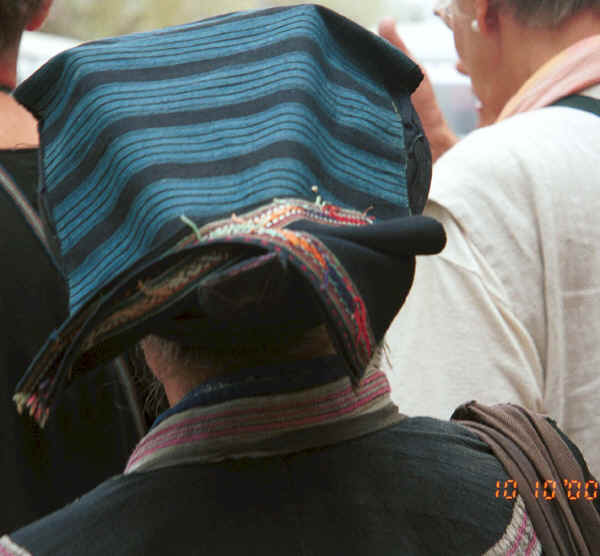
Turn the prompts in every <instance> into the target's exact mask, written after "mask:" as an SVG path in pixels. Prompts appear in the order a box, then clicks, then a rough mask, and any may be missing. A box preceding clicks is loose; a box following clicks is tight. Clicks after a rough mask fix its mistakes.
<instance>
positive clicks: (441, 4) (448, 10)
mask: <svg viewBox="0 0 600 556" xmlns="http://www.w3.org/2000/svg"><path fill="white" fill-rule="evenodd" d="M452 2H453V0H439V1H438V3H437V4H436V6H435V8H434V9H433V13H434V14H435V15H437V16H438V17H439V18H440V19H441V20H442V21H443V22H444V23H445V24H446V25H447V26H448V27H450V29H452Z"/></svg>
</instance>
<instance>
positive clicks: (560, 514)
mask: <svg viewBox="0 0 600 556" xmlns="http://www.w3.org/2000/svg"><path fill="white" fill-rule="evenodd" d="M452 420H453V421H457V422H459V423H460V424H461V425H463V426H465V427H467V428H468V429H470V430H472V431H473V432H474V433H475V434H477V435H478V436H479V437H480V438H481V439H482V440H483V441H484V442H486V443H487V444H488V445H489V446H490V448H491V449H492V452H493V453H494V455H495V456H496V457H497V458H498V459H499V460H500V462H501V463H502V465H503V466H504V468H505V469H506V472H507V473H508V475H509V476H510V477H511V478H512V479H513V480H514V481H516V482H517V485H518V491H519V494H520V495H521V496H522V497H523V499H524V500H525V506H526V508H527V512H528V514H529V517H530V519H531V521H532V522H533V525H534V528H535V531H536V534H537V535H538V537H539V539H540V541H541V543H542V547H543V549H544V554H546V555H547V556H554V555H557V556H563V555H564V556H573V555H582V556H592V555H593V554H596V553H597V552H596V551H597V549H598V547H600V514H599V513H598V511H597V510H596V508H595V507H594V504H593V503H592V502H591V501H589V500H587V499H585V497H580V499H578V500H569V497H568V495H567V490H566V488H565V485H564V484H563V480H565V479H567V480H568V481H580V482H581V484H584V483H585V477H584V471H583V469H582V468H581V466H580V465H579V463H578V462H577V460H576V459H575V457H574V455H573V453H572V452H571V450H570V449H569V447H568V446H567V444H566V443H565V442H564V441H563V439H562V438H561V437H560V435H559V433H558V432H557V431H556V429H554V427H552V425H551V424H550V423H549V422H548V421H547V420H546V419H545V418H544V417H543V416H542V415H538V414H535V413H532V412H529V411H527V410H525V409H523V408H521V407H518V406H515V405H511V404H499V405H495V406H491V407H490V406H484V405H481V404H478V403H477V402H469V403H467V404H464V405H462V406H460V407H459V408H458V409H457V410H456V411H455V412H454V415H452ZM546 481H555V484H556V486H557V488H556V498H554V499H553V500H546V499H545V498H544V497H543V496H539V486H540V485H544V484H545V482H546ZM536 482H537V485H536ZM536 491H537V493H538V495H537V496H536Z"/></svg>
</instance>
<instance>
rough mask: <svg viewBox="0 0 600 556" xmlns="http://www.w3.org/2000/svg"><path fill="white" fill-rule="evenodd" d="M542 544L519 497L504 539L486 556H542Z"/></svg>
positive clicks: (485, 555)
mask: <svg viewBox="0 0 600 556" xmlns="http://www.w3.org/2000/svg"><path fill="white" fill-rule="evenodd" d="M541 554H542V544H541V543H540V541H539V539H538V537H537V535H536V534H535V530H534V528H533V523H532V522H531V519H530V518H529V515H528V514H527V510H526V508H525V502H524V500H523V498H521V496H517V498H516V500H515V505H514V508H513V515H512V519H511V521H510V523H509V524H508V527H507V528H506V532H505V533H504V535H503V536H502V538H501V539H500V540H499V541H498V542H497V543H496V544H495V545H494V546H493V547H492V548H490V549H489V550H488V551H487V552H486V553H485V554H484V556H540V555H541Z"/></svg>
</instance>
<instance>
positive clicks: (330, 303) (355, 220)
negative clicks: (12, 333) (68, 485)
mask: <svg viewBox="0 0 600 556" xmlns="http://www.w3.org/2000/svg"><path fill="white" fill-rule="evenodd" d="M182 220H183V221H184V222H185V223H186V224H188V225H189V226H190V227H191V228H192V229H193V233H191V234H188V235H187V236H186V237H184V238H183V239H182V240H181V241H179V242H178V243H177V244H176V245H175V246H174V247H173V248H172V249H170V250H169V251H168V252H167V253H166V254H165V257H167V256H170V255H174V254H176V253H179V252H182V251H184V250H188V249H192V248H195V247H200V246H205V247H207V248H208V250H203V251H202V252H201V253H198V254H194V253H193V252H191V253H190V254H189V255H188V256H186V257H184V258H183V259H182V260H181V261H179V262H178V263H176V264H175V265H174V266H173V267H171V268H169V269H168V270H167V271H164V270H163V271H162V272H160V273H158V274H155V275H151V274H149V273H147V275H146V276H145V277H144V278H141V279H139V280H138V281H137V285H136V287H135V289H134V290H128V291H125V292H122V293H117V294H116V295H113V296H111V297H112V299H111V303H112V304H113V306H114V310H113V311H112V312H111V313H110V314H109V315H108V316H105V317H104V318H102V319H101V321H100V322H97V321H94V318H93V315H94V314H95V313H96V312H97V310H98V309H99V308H100V304H103V303H106V302H107V301H106V300H107V298H106V297H104V298H102V297H101V296H99V295H97V296H95V298H94V299H93V300H91V301H90V303H89V304H88V306H87V307H86V308H85V309H84V310H83V311H81V312H80V314H79V315H78V316H77V317H76V318H75V319H73V320H72V321H71V323H70V324H69V325H68V326H67V327H66V328H65V329H64V330H63V331H61V333H60V334H59V335H58V337H57V338H56V339H55V340H54V341H53V342H51V343H50V345H49V346H47V349H46V351H45V353H43V354H42V356H41V357H39V358H38V360H36V362H35V363H34V366H33V367H32V369H31V371H30V372H29V373H28V376H27V380H26V381H25V382H24V385H23V387H22V389H21V391H20V392H18V393H17V394H16V395H15V396H14V401H15V403H16V404H17V408H18V410H19V412H23V411H24V410H25V409H27V411H28V413H29V415H30V416H32V417H33V418H34V419H35V420H36V421H37V422H38V423H40V424H41V426H43V425H44V424H45V422H46V420H47V418H48V416H49V411H50V409H49V408H50V407H51V405H52V402H53V400H54V399H55V398H56V396H57V393H58V391H59V390H60V389H61V388H62V384H63V383H64V382H65V377H64V376H62V375H63V374H64V373H66V374H67V376H66V378H67V379H68V380H69V381H70V380H72V378H73V377H72V370H71V368H66V369H61V371H60V375H61V376H58V374H57V370H58V369H60V368H61V366H63V367H64V366H65V365H64V364H63V358H64V357H65V356H66V355H67V354H70V355H71V356H72V353H73V352H74V350H75V349H76V350H77V353H79V354H83V353H84V352H86V351H88V350H91V349H92V348H93V347H94V346H96V345H98V344H99V343H101V342H102V341H104V340H106V339H107V338H109V337H111V336H114V335H115V334H116V333H118V331H119V330H120V329H121V328H122V327H123V326H128V327H131V326H132V325H134V324H135V323H136V322H137V321H140V320H142V319H144V318H147V317H148V316H149V315H151V314H157V313H159V312H160V310H161V309H162V308H163V307H164V306H165V305H167V304H169V303H172V301H173V299H174V298H175V297H183V296H185V295H187V293H189V292H190V291H192V290H193V289H195V288H197V287H199V286H201V284H202V282H203V280H205V279H209V278H210V277H211V276H212V275H214V273H215V272H218V270H219V268H220V267H222V266H223V265H224V264H225V263H227V262H229V261H230V260H232V258H233V257H234V256H235V249H233V248H232V247H231V246H227V245H226V246H224V245H223V243H224V242H235V243H238V244H240V243H248V244H252V245H258V246H262V247H264V248H266V249H268V250H269V251H271V254H270V255H269V254H267V255H263V256H262V257H255V258H253V259H251V261H250V263H249V265H250V266H254V265H255V264H259V263H260V261H261V260H262V259H263V258H264V257H269V256H272V252H276V253H281V252H282V251H284V252H285V253H286V254H287V255H288V256H290V259H291V260H292V262H294V263H295V264H296V265H297V267H298V268H299V270H301V271H302V273H303V274H304V275H305V276H306V277H307V278H308V279H309V280H310V282H311V283H312V284H313V287H314V288H315V290H316V291H317V292H318V293H319V295H320V298H321V300H322V301H323V302H324V303H325V305H326V307H327V311H328V313H329V315H330V316H331V318H332V320H333V322H334V324H335V326H336V328H337V330H338V331H339V333H340V337H341V341H342V344H343V348H344V350H345V352H346V354H347V356H348V357H349V358H350V360H351V361H352V364H353V366H354V367H355V368H357V369H364V368H365V367H366V365H367V364H368V362H369V360H370V359H371V357H372V355H373V351H374V347H375V340H374V336H373V332H372V330H371V326H370V323H369V318H368V314H367V310H366V307H365V304H364V301H363V300H362V297H361V296H360V293H359V292H358V290H357V288H356V286H355V285H354V283H353V282H352V279H351V278H350V276H349V275H348V274H347V273H346V271H345V270H344V268H343V267H342V266H341V264H340V263H339V261H338V260H337V258H336V257H335V255H334V254H333V253H331V251H330V250H329V249H328V248H327V247H326V246H325V245H324V244H323V243H322V242H321V241H319V240H318V239H317V238H315V237H314V236H313V235H311V234H309V233H306V232H302V231H297V230H289V229H286V226H289V225H290V224H291V223H293V222H297V221H300V220H302V221H310V222H315V223H320V224H327V225H332V226H364V225H369V224H372V223H373V222H374V218H373V217H371V216H368V215H367V214H365V213H360V212H358V211H355V210H350V209H343V208H340V207H337V206H335V205H331V204H326V203H322V202H319V200H317V203H311V202H309V201H305V200H302V199H283V200H280V199H275V200H273V202H271V203H270V204H268V205H266V206H263V207H261V208H258V209H255V210H253V211H250V212H248V213H246V214H244V215H241V216H237V215H235V214H233V215H232V216H231V217H229V218H226V219H223V220H219V221H216V222H211V223H210V224H207V225H206V226H204V227H202V228H197V227H196V226H195V224H194V223H193V222H192V221H191V220H189V219H188V218H186V217H185V216H182ZM211 245H212V246H213V248H212V249H210V247H211ZM163 258H164V257H163ZM247 268H249V267H248V266H245V267H244V269H247ZM150 272H151V270H150ZM73 342H79V346H73V345H72V344H73Z"/></svg>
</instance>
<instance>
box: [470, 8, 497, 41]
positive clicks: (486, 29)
mask: <svg viewBox="0 0 600 556" xmlns="http://www.w3.org/2000/svg"><path fill="white" fill-rule="evenodd" d="M474 4H475V16H474V19H473V20H474V21H476V22H477V27H478V28H479V30H480V31H481V32H482V33H490V32H493V31H495V30H497V29H498V24H499V17H498V8H497V7H496V6H495V5H494V3H493V2H492V1H491V0H475V1H474Z"/></svg>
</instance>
